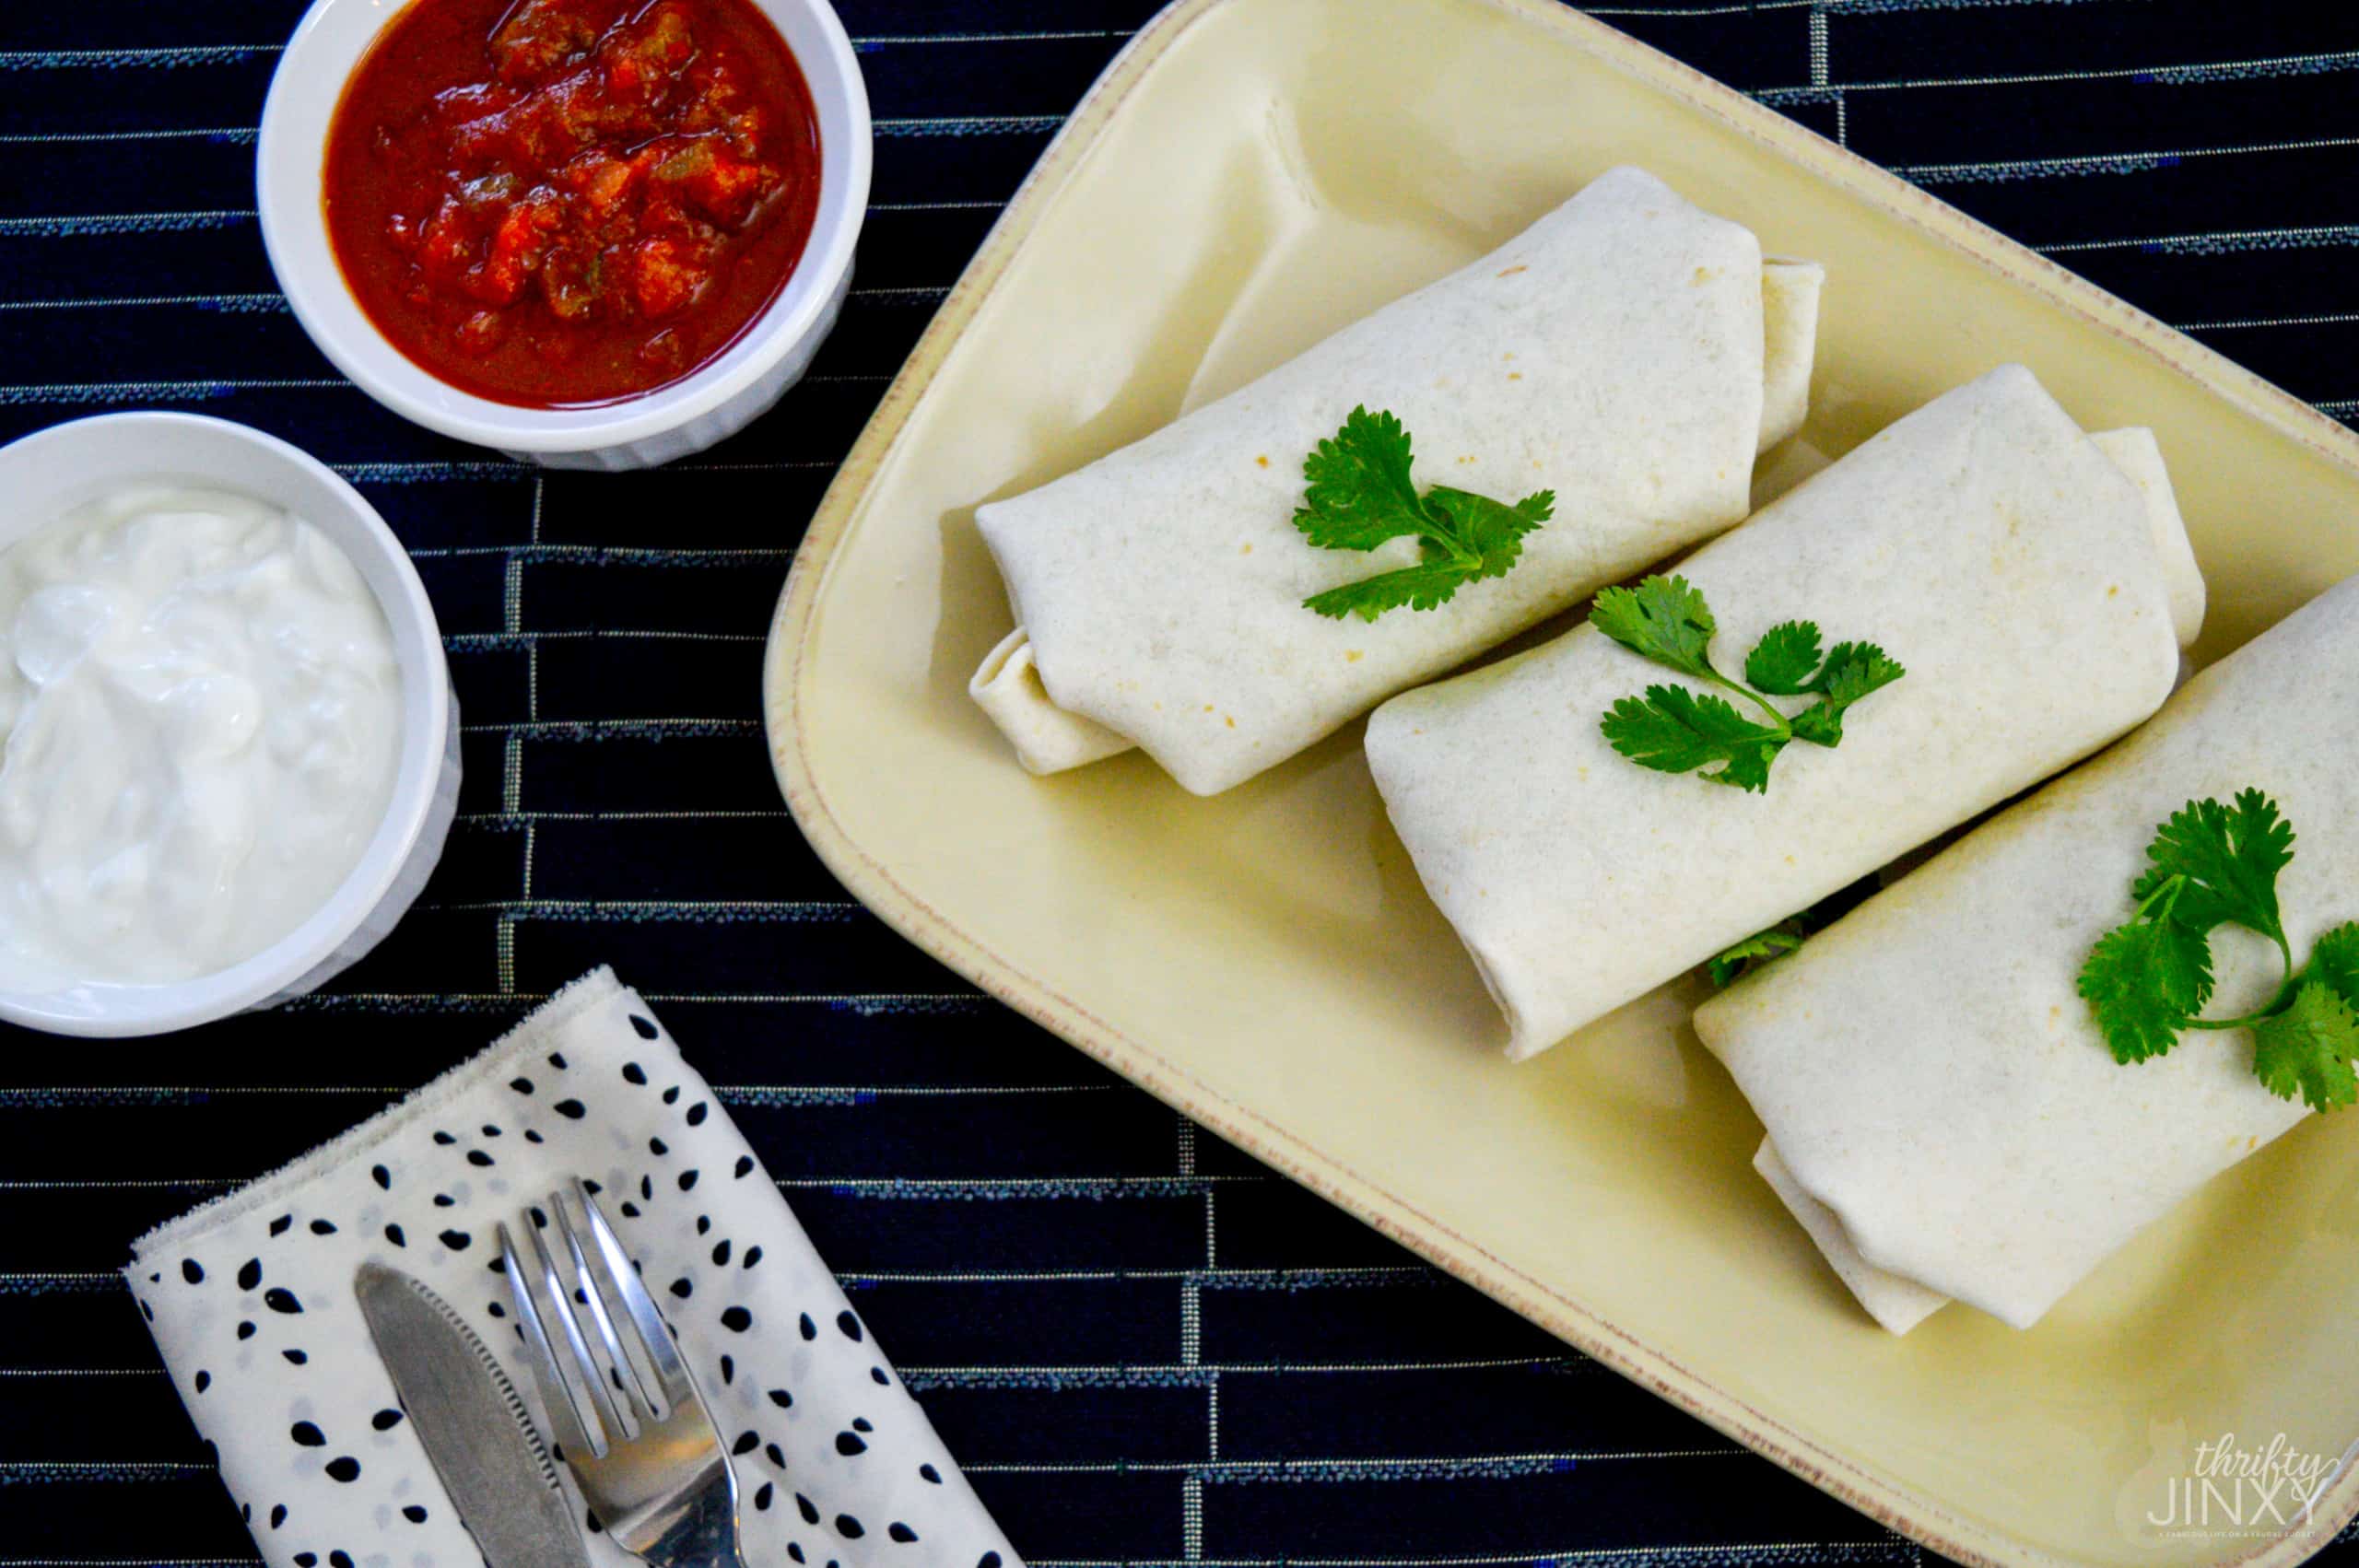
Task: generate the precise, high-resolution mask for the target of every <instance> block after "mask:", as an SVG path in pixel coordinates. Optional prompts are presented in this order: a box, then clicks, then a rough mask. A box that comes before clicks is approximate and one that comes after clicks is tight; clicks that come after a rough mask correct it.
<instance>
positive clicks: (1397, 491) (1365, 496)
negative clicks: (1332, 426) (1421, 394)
mask: <svg viewBox="0 0 2359 1568" xmlns="http://www.w3.org/2000/svg"><path fill="white" fill-rule="evenodd" d="M1409 461H1410V456H1409V432H1408V431H1407V430H1405V429H1403V428H1402V425H1401V421H1400V420H1398V419H1396V418H1394V417H1393V416H1392V415H1390V414H1370V413H1369V412H1368V411H1367V409H1366V408H1355V409H1353V410H1352V412H1351V414H1350V415H1348V416H1347V417H1346V418H1345V419H1344V427H1343V428H1342V429H1340V430H1338V431H1336V432H1335V434H1334V436H1333V437H1332V438H1331V439H1327V440H1323V441H1320V443H1319V445H1318V446H1317V447H1316V448H1314V449H1313V450H1312V451H1311V453H1310V455H1309V457H1307V458H1305V459H1303V460H1302V477H1303V492H1302V507H1301V509H1299V510H1297V512H1296V513H1295V514H1294V525H1295V526H1296V527H1297V528H1298V529H1300V530H1302V532H1303V536H1304V537H1305V538H1307V539H1309V541H1310V542H1311V543H1312V544H1316V545H1318V546H1319V547H1320V549H1322V550H1373V549H1375V548H1376V547H1377V546H1378V545H1379V544H1384V543H1385V542H1386V541H1388V540H1392V539H1399V538H1401V537H1402V536H1403V535H1405V534H1412V533H1417V532H1422V531H1423V529H1424V525H1425V508H1424V507H1423V505H1422V504H1421V503H1420V502H1419V501H1418V498H1417V487H1416V486H1415V485H1414V484H1413V483H1412V482H1411V481H1410V478H1409Z"/></svg>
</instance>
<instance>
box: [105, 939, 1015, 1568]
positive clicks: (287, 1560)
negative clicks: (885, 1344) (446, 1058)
mask: <svg viewBox="0 0 2359 1568" xmlns="http://www.w3.org/2000/svg"><path fill="white" fill-rule="evenodd" d="M574 1175H580V1176H584V1177H586V1178H588V1179H590V1180H592V1181H594V1182H596V1183H598V1184H599V1186H600V1187H601V1188H603V1196H602V1197H601V1199H600V1202H601V1203H602V1205H603V1206H604V1208H605V1210H606V1213H607V1217H608V1218H609V1219H610V1220H612V1221H613V1222H614V1224H615V1228H616V1233H617V1235H619V1236H620V1237H621V1239H622V1244H623V1246H624V1248H625V1250H627V1251H628V1252H629V1253H630V1254H631V1256H632V1257H633V1258H635V1259H636V1260H637V1261H638V1262H639V1263H640V1267H641V1268H642V1270H644V1273H645V1276H646V1279H647V1281H648V1282H649V1284H650V1285H651V1287H652V1288H653V1289H654V1292H655V1294H656V1299H657V1301H658V1302H659V1304H660V1305H662V1306H663V1309H664V1311H665V1313H666V1315H667V1316H669V1317H670V1319H671V1321H672V1325H673V1327H674V1328H675V1330H676V1331H677V1333H678V1337H679V1341H680V1348H681V1351H682V1352H683V1354H684V1355H685V1356H686V1358H687V1363H688V1365H689V1368H690V1370H691V1371H692V1372H693V1373H694V1375H695V1376H696V1378H697V1382H698V1387H700V1388H702V1390H703V1392H704V1396H705V1399H706V1402H707V1403H709V1404H710V1405H711V1406H712V1409H713V1415H714V1419H715V1421H716V1422H717V1423H718V1424H719V1425H720V1427H721V1429H722V1434H723V1437H724V1439H734V1442H733V1445H732V1446H733V1450H734V1455H735V1457H734V1459H733V1460H732V1461H731V1462H732V1464H733V1466H734V1469H735V1470H736V1473H737V1482H738V1491H739V1496H740V1500H741V1515H742V1519H743V1529H744V1542H745V1560H746V1561H747V1562H749V1563H753V1564H757V1565H758V1568H769V1565H770V1564H775V1563H787V1562H794V1563H806V1564H809V1565H811V1568H827V1565H831V1564H840V1565H841V1568H1003V1565H1005V1568H1020V1564H1018V1563H1017V1561H1016V1558H1015V1551H1014V1550H1013V1549H1012V1548H1010V1547H1009V1545H1008V1544H1007V1540H1006V1539H1005V1538H1004V1537H1003V1536H1002V1535H1001V1534H1000V1531H999V1528H998V1527H997V1526H996V1525H994V1524H993V1523H992V1519H991V1516H990V1515H988V1514H987V1513H985V1512H984V1510H983V1505H982V1504H981V1503H980V1501H978V1500H977V1499H976V1497H975V1494H974V1492H972V1491H970V1490H969V1489H968V1485H967V1481H966V1478H965V1477H964V1476H962V1475H960V1474H959V1472H958V1469H957V1466H956V1465H955V1464H953V1463H952V1462H951V1458H950V1456H949V1455H948V1454H947V1453H945V1451H944V1450H943V1446H942V1442H941V1440H940V1439H939V1438H937V1437H936V1436H935V1435H934V1433H933V1426H932V1425H931V1424H930V1423H929V1422H927V1421H926V1418H925V1413H924V1412H923V1411H922V1410H920V1409H919V1408H918V1405H917V1402H916V1401H915V1400H914V1399H912V1398H910V1395H909V1394H908V1392H907V1391H906V1390H905V1389H903V1387H901V1384H900V1381H899V1380H898V1378H897V1377H895V1376H894V1375H893V1369H892V1366H891V1364H890V1363H887V1362H886V1359H885V1355H884V1352H882V1351H880V1350H879V1349H878V1348H877V1346H876V1343H875V1341H874V1339H873V1338H872V1337H871V1336H870V1334H869V1332H868V1329H867V1327H866V1326H865V1325H864V1324H863V1323H862V1322H861V1320H860V1318H859V1316H857V1315H856V1314H854V1313H853V1311H852V1310H851V1305H850V1304H849V1303H847V1302H846V1301H845V1299H844V1295H843V1292H842V1291H841V1290H840V1289H839V1288H838V1286H837V1284H836V1281H835V1280H834V1278H833V1277H832V1276H831V1275H830V1274H829V1273H828V1272H827V1265H826V1264H824V1263H822V1262H821V1261H820V1260H819V1255H818V1254H817V1253H816V1252H815V1251H813V1250H812V1247H811V1243H810V1240H809V1239H808V1238H807V1237H806V1236H804V1234H803V1227H802V1226H801V1225H800V1224H798V1223H796V1222H795V1218H794V1215H793V1213H792V1211H790V1210H789V1209H788V1208H787V1206H786V1200H785V1199H783V1198H781V1197H780V1195H779V1190H778V1188H776V1187H775V1186H774V1185H773V1184H772V1183H771V1182H770V1180H769V1176H767V1175H766V1174H765V1173H764V1172H763V1170H762V1168H761V1164H760V1163H759V1162H758V1161H757V1160H756V1159H755V1158H754V1155H753V1153H752V1152H751V1151H750V1150H749V1149H748V1148H747V1147H746V1145H745V1139H744V1138H743V1137H741V1136H740V1135H739V1133H738V1131H737V1129H736V1126H735V1125H734V1123H733V1122H732V1121H731V1120H730V1119H729V1117H728V1115H727V1113H726V1112H724V1111H722V1109H720V1107H719V1106H716V1105H715V1104H714V1103H713V1098H712V1093H711V1091H710V1089H709V1088H708V1087H707V1086H706V1084H705V1082H704V1080H703V1079H701V1078H699V1077H698V1075H697V1074H696V1072H695V1071H692V1070H691V1069H690V1068H689V1067H688V1066H687V1064H686V1063H685V1062H683V1061H682V1060H681V1059H680V1054H679V1051H678V1050H677V1048H676V1047H675V1046H674V1045H673V1043H672V1040H671V1037H670V1036H667V1035H666V1034H665V1033H664V1032H663V1028H662V1026H661V1025H659V1024H657V1023H656V1022H655V1017H654V1014H653V1012H651V1010H650V1009H649V1008H648V1006H647V1005H646V1004H645V1003H644V1002H642V1001H641V1000H640V999H639V997H638V995H637V994H636V993H634V992H632V991H630V990H628V989H625V988H624V987H623V986H622V985H621V984H620V983H619V982H617V981H616V978H615V977H614V975H613V973H612V971H610V970H605V969H600V970H598V971H596V972H595V973H593V974H591V975H588V976H585V977H582V978H581V979H580V980H577V981H575V982H574V983H573V984H572V985H571V986H569V987H568V988H567V989H565V990H563V991H561V992H559V993H558V994H557V996H555V997H553V998H551V999H550V1000H549V1001H548V1002H547V1004H546V1005H545V1006H544V1007H542V1008H541V1009H540V1010H539V1011H538V1012H534V1014H533V1015H532V1016H531V1017H529V1018H527V1019H526V1020H524V1022H523V1023H522V1024H519V1025H517V1027H516V1028H515V1029H514V1030H513V1031H512V1032H511V1034H509V1035H508V1036H506V1037H505V1038H504V1039H502V1040H500V1041H499V1043H498V1044H497V1045H495V1046H493V1047H491V1048H490V1049H489V1050H487V1051H485V1052H483V1053H482V1054H481V1055H479V1056H477V1057H475V1059H472V1060H470V1061H468V1062H465V1063H464V1064H463V1065H461V1066H459V1067H456V1068H454V1069H452V1071H449V1072H447V1073H445V1074H444V1075H443V1076H442V1077H440V1079H437V1080H436V1081H435V1082H432V1083H429V1084H428V1085H427V1086H426V1087H425V1088H423V1089H421V1090H419V1091H418V1092H417V1094H413V1095H411V1096H410V1097H409V1098H408V1099H406V1100H405V1101H403V1102H402V1103H401V1104H400V1105H397V1106H393V1107H391V1108H390V1109H388V1110H386V1111H385V1112H384V1113H382V1114H381V1115H380V1116H378V1117H374V1118H372V1119H371V1120H370V1121H367V1122H364V1123H362V1124H361V1125H360V1126H359V1127H357V1128H355V1129H352V1130H351V1131H350V1132H347V1133H346V1134H345V1135H344V1136H343V1137H341V1138H339V1139H337V1140H336V1141H334V1142H332V1143H330V1144H328V1145H327V1146H325V1147H324V1148H322V1149H319V1150H316V1151H314V1152H313V1153H310V1154H308V1155H306V1156H304V1157H303V1158H302V1159H300V1160H298V1161H296V1162H295V1163H294V1164H291V1165H288V1166H287V1167H286V1168H285V1169H283V1170H280V1171H278V1172H277V1173H276V1174H275V1175H272V1176H264V1178H262V1179H261V1180H260V1181H257V1182H255V1183H253V1184H252V1186H250V1187H247V1188H241V1190H239V1191H237V1192H233V1193H231V1194H229V1195H228V1196H227V1197H225V1198H222V1199H218V1200H217V1201H216V1202H213V1203H209V1204H207V1205H205V1207H203V1208H201V1209H198V1210H196V1211H194V1212H193V1213H190V1214H187V1215H184V1216H182V1218H181V1219H178V1220H175V1221H173V1222H172V1223H170V1224H167V1225H163V1226H161V1227H159V1228H158V1229H157V1230H155V1231H152V1232H150V1233H149V1234H148V1235H145V1236H142V1237H141V1238H140V1239H139V1241H138V1243H137V1244H136V1245H135V1247H134V1249H133V1251H134V1258H135V1261H134V1263H133V1264H132V1265H131V1267H130V1268H129V1269H127V1270H124V1274H125V1277H126V1278H127V1279H128V1280H129V1281H130V1282H131V1287H132V1292H133V1294H134V1295H135V1296H136V1297H137V1298H138V1301H139V1307H140V1310H141V1312H142V1313H144V1314H145V1315H146V1316H147V1322H148V1325H149V1328H150V1329H151V1331H152V1332H153V1333H154V1335H155V1337H156V1343H157V1346H158V1348H159V1349H160V1350H161V1351H162V1352H163V1356H164V1363H165V1365H166V1367H167V1368H168V1369H169V1370H170V1374H171V1378H172V1383H173V1387H175V1388H176V1389H178V1391H179V1393H180V1396H181V1398H182V1401H183V1402H184V1403H186V1404H187V1406H188V1408H189V1412H190V1414H191V1415H192V1416H193V1417H194V1419H195V1422H196V1426H197V1430H198V1432H199V1433H200V1434H201V1435H203V1436H204V1437H205V1440H206V1443H205V1445H206V1447H207V1448H208V1449H211V1450H213V1451H214V1453H215V1454H216V1455H217V1457H218V1460H219V1462H220V1467H221V1478H222V1480H224V1481H225V1482H227V1483H228V1485H229V1492H230V1494H231V1495H232V1496H233V1497H235V1498H236V1499H237V1501H238V1504H239V1506H240V1509H241V1512H242V1513H243V1514H244V1515H245V1517H246V1520H247V1522H248V1524H249V1525H250V1526H251V1527H252V1530H253V1535H254V1540H255V1543H256V1544H257V1545H259V1546H260V1547H261V1548H262V1554H263V1557H264V1560H265V1561H267V1562H269V1563H271V1564H272V1565H273V1568H476V1565H477V1564H479V1563H480V1562H482V1561H483V1560H482V1556H481V1554H480V1553H479V1552H478V1551H477V1550H475V1543H474V1541H473V1540H472V1539H470V1538H469V1536H468V1535H467V1532H466V1531H465V1529H464V1527H462V1526H461V1525H460V1523H459V1519H458V1515H457V1514H456V1513H455V1511H454V1510H453V1509H452V1504H451V1501H450V1498H449V1497H448V1495H447V1494H445V1492H443V1490H442V1486H441V1483H440V1480H437V1479H436V1477H435V1473H434V1469H433V1466H432V1465H431V1463H430V1462H429V1461H428V1458H427V1457H426V1452H425V1450H424V1449H423V1448H422V1447H421V1446H420V1445H419V1444H418V1441H417V1436H416V1435H415V1433H414V1432H413V1430H412V1428H411V1426H410V1424H409V1422H406V1421H405V1420H404V1419H403V1416H402V1413H401V1410H400V1409H399V1406H398V1402H397V1401H396V1399H395V1398H394V1396H393V1384H392V1382H391V1380H390V1379H389V1378H388V1377H387V1375H386V1374H385V1370H384V1367H383V1364H382V1363H381V1362H380V1361H379V1360H378V1358H377V1353H376V1351H375V1348H374V1347H373V1345H372V1344H371V1343H370V1339H369V1333H368V1328H367V1326H366V1324H365V1323H364V1322H363V1321H362V1319H361V1316H360V1309H359V1305H358V1302H357V1301H356V1300H355V1299H354V1296H353V1289H352V1280H353V1272H354V1270H357V1269H358V1267H359V1266H360V1265H361V1264H362V1263H363V1262H366V1261H369V1260H370V1259H372V1258H373V1259H375V1260H377V1261H379V1262H381V1263H385V1264H389V1265H391V1266H393V1267H394V1268H397V1269H401V1270H405V1271H406V1272H408V1273H410V1274H413V1275H416V1276H417V1278H418V1279H420V1280H422V1281H425V1282H426V1283H427V1284H428V1285H429V1286H431V1287H432V1288H433V1289H434V1291H435V1292H436V1293H438V1294H440V1296H441V1297H442V1299H443V1300H444V1301H445V1302H447V1303H449V1304H450V1305H451V1306H452V1308H453V1309H455V1310H456V1311H457V1312H459V1313H460V1315H461V1316H464V1317H465V1318H466V1319H467V1321H468V1323H469V1325H470V1326H471V1327H472V1328H474V1329H475V1332H476V1333H477V1334H479V1335H481V1336H482V1338H483V1340H484V1342H485V1343H486V1344H487V1345H489V1346H490V1347H491V1348H492V1350H493V1352H494V1353H495V1354H496V1355H498V1356H499V1358H500V1361H501V1363H502V1364H503V1365H504V1366H505V1367H506V1368H507V1370H508V1374H509V1375H510V1377H511V1379H512V1380H513V1381H514V1382H515V1384H516V1387H517V1388H518V1390H519V1391H520V1392H521V1393H522V1395H523V1396H524V1398H525V1399H526V1401H527V1402H528V1403H529V1404H530V1405H531V1406H532V1409H533V1414H534V1419H535V1420H536V1421H538V1422H541V1429H542V1431H543V1432H544V1433H546V1432H547V1431H548V1430H549V1428H548V1425H547V1421H546V1412H545V1411H544V1410H543V1409H542V1407H541V1404H540V1400H539V1390H538V1389H537V1388H536V1387H534V1380H533V1377H532V1375H531V1372H530V1368H529V1367H528V1366H527V1365H526V1364H525V1363H524V1360H523V1352H522V1345H521V1344H520V1343H519V1342H518V1337H517V1334H516V1330H515V1326H514V1320H513V1317H512V1315H511V1310H510V1307H509V1295H508V1282H507V1280H506V1278H505V1277H504V1276H503V1275H501V1274H499V1272H497V1271H495V1270H493V1269H492V1267H491V1264H492V1263H493V1261H494V1260H495V1259H496V1258H498V1257H499V1242H498V1240H497V1226H498V1224H499V1221H501V1220H503V1219H512V1218H513V1216H514V1215H515V1214H516V1213H517V1212H518V1211H519V1210H520V1209H521V1208H522V1205H523V1204H525V1203H527V1202H529V1201H533V1200H535V1199H540V1198H541V1197H542V1196H543V1195H545V1194H546V1193H547V1192H548V1191H549V1190H550V1189H551V1188H554V1187H556V1186H557V1185H559V1184H560V1183H561V1182H562V1181H563V1180H564V1179H565V1178H567V1177H569V1176H574ZM561 1468H562V1467H560V1469H561ZM565 1484H566V1487H567V1489H568V1492H569V1496H570V1497H571V1500H572V1501H573V1503H574V1504H575V1505H576V1507H577V1510H578V1511H581V1512H582V1513H583V1514H584V1515H585V1516H586V1514H587V1510H586V1509H581V1508H580V1504H581V1499H580V1497H579V1495H578V1494H574V1493H573V1492H572V1478H571V1477H570V1476H569V1475H568V1476H567V1477H566V1478H565ZM589 1545H590V1557H591V1561H592V1562H593V1563H596V1564H599V1565H600V1568H623V1565H624V1564H627V1563H629V1562H632V1559H630V1558H629V1557H628V1556H626V1555H625V1554H624V1553H623V1551H622V1550H620V1549H619V1548H618V1547H616V1545H615V1544H614V1543H613V1542H612V1541H610V1540H608V1539H606V1538H605V1537H604V1536H603V1535H599V1536H595V1537H593V1538H592V1539H591V1540H590V1542H589ZM492 1568H499V1565H498V1564H493V1565H492Z"/></svg>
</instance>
